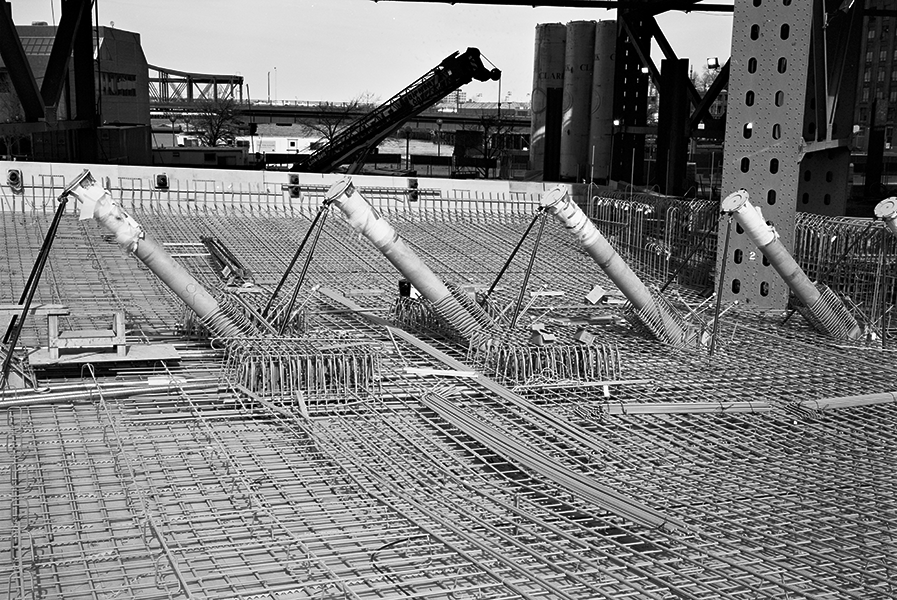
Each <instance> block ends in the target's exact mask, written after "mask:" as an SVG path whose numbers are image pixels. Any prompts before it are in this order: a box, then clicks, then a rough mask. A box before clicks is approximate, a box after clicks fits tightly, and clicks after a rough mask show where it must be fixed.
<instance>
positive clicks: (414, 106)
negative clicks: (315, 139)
mask: <svg viewBox="0 0 897 600" xmlns="http://www.w3.org/2000/svg"><path fill="white" fill-rule="evenodd" d="M499 77H501V71H500V70H498V69H496V68H493V69H487V68H486V67H485V66H484V65H483V61H482V59H481V58H480V51H479V50H478V49H476V48H468V49H467V50H465V51H464V52H463V53H460V54H459V53H458V52H454V53H452V54H450V55H449V56H447V57H446V58H445V59H444V60H443V61H442V62H440V63H439V64H438V65H436V66H435V67H434V68H432V69H430V70H429V71H428V72H427V73H425V74H424V75H423V76H421V77H420V78H419V79H418V80H417V81H415V82H414V83H412V84H411V85H409V86H408V87H406V88H405V89H404V90H402V91H401V92H399V93H398V94H396V95H395V96H393V97H392V98H390V99H389V100H387V101H386V102H384V103H383V104H381V105H380V106H378V107H377V108H375V109H374V110H373V111H371V112H370V113H368V114H366V115H363V116H361V117H359V118H358V119H356V120H355V121H353V122H352V123H350V124H349V125H348V127H346V128H345V129H344V130H343V131H341V132H339V133H338V134H337V135H336V136H335V137H334V138H333V139H332V140H330V141H329V142H328V143H326V144H324V145H323V146H321V147H320V148H318V149H317V150H315V151H314V152H313V153H311V154H310V155H309V156H308V157H306V158H305V159H303V160H301V161H299V162H297V163H295V164H294V165H293V166H292V168H291V169H290V170H291V171H305V172H311V173H325V172H330V171H333V170H335V169H336V168H337V167H339V166H340V165H342V164H346V163H350V167H349V169H348V172H349V173H357V172H358V171H359V170H360V169H361V167H362V166H363V165H364V161H365V159H366V158H367V155H368V153H369V152H370V151H371V149H372V148H375V147H376V146H377V145H378V144H379V143H380V142H382V141H383V139H384V138H386V136H388V135H389V134H390V133H392V132H393V131H395V130H396V129H398V128H399V127H400V126H401V125H402V123H404V122H405V121H407V120H408V119H410V118H412V117H414V116H416V115H418V114H420V113H421V112H423V111H424V110H426V109H427V108H429V107H431V106H433V105H434V104H436V103H437V102H439V101H440V100H442V99H443V98H445V97H446V96H447V95H449V94H450V93H452V92H454V91H455V90H457V89H458V88H459V87H461V86H462V85H465V84H468V83H470V82H471V81H473V80H474V79H476V80H477V81H489V80H492V81H497V80H498V79H499Z"/></svg>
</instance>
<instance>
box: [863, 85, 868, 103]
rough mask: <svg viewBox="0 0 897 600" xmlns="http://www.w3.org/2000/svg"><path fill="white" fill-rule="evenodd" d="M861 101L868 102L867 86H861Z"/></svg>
mask: <svg viewBox="0 0 897 600" xmlns="http://www.w3.org/2000/svg"><path fill="white" fill-rule="evenodd" d="M863 102H869V88H867V87H864V88H863Z"/></svg>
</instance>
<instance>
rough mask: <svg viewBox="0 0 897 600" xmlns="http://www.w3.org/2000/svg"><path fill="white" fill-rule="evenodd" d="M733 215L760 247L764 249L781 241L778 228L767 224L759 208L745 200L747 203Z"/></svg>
mask: <svg viewBox="0 0 897 600" xmlns="http://www.w3.org/2000/svg"><path fill="white" fill-rule="evenodd" d="M733 215H734V217H735V220H736V221H738V224H739V225H741V228H742V229H744V231H745V233H747V234H748V237H750V238H751V240H753V241H754V243H755V244H756V245H757V246H758V247H760V248H762V247H763V246H766V245H767V244H771V243H772V242H774V241H776V240H777V239H779V233H778V232H777V231H776V228H775V227H773V226H772V225H769V224H768V223H767V222H766V219H764V218H763V213H762V212H760V207H759V206H753V205H752V204H751V203H750V202H748V201H746V200H745V203H744V204H743V205H742V206H741V207H739V208H738V209H736V210H735V212H734V213H733Z"/></svg>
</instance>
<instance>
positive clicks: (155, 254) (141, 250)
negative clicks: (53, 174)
mask: <svg viewBox="0 0 897 600" xmlns="http://www.w3.org/2000/svg"><path fill="white" fill-rule="evenodd" d="M71 193H72V195H73V196H75V197H76V198H78V200H80V201H81V212H80V217H79V218H80V219H81V220H85V219H89V218H91V217H93V218H94V219H96V221H97V222H98V223H99V224H100V225H102V226H103V227H105V228H106V229H107V230H109V232H111V233H112V234H113V235H114V236H115V241H116V242H118V245H119V246H121V247H122V249H124V250H125V251H126V252H128V253H129V254H133V255H134V256H136V257H137V258H138V259H140V261H141V262H143V264H145V265H146V266H147V267H148V268H149V270H150V271H152V272H153V274H154V275H155V276H156V277H158V278H159V279H160V280H162V283H164V284H165V285H166V286H168V288H169V289H170V290H171V291H173V292H174V293H175V294H176V295H177V296H178V298H180V299H181V300H183V301H184V303H186V304H187V306H189V307H190V309H191V310H192V311H193V312H195V313H196V314H197V315H198V316H199V317H200V318H201V319H203V320H204V321H205V322H206V323H208V324H210V327H211V328H212V329H213V330H214V331H215V333H216V334H218V335H222V336H237V335H240V334H242V333H244V332H243V330H242V329H241V328H240V327H239V326H238V325H237V324H236V323H234V322H233V321H232V320H231V319H229V318H227V317H226V316H225V315H223V313H222V311H221V308H220V306H219V304H218V301H217V300H215V298H213V297H212V295H211V294H209V292H208V291H206V289H205V287H203V285H202V284H201V283H199V282H198V281H197V280H196V279H195V278H194V277H193V276H192V275H190V273H188V272H187V270H186V269H184V267H182V266H181V265H180V264H178V263H177V262H176V261H175V260H174V259H173V258H172V257H171V255H170V254H168V252H166V251H165V249H164V248H163V247H162V246H161V245H160V244H158V243H156V242H155V241H154V240H153V239H152V238H150V237H149V236H147V235H146V232H145V231H144V229H143V227H142V226H141V225H140V223H138V222H137V221H135V220H134V219H132V218H131V217H130V216H129V215H128V213H126V212H125V211H124V210H122V208H121V206H119V205H118V204H117V203H116V202H115V200H113V199H112V195H111V194H110V193H109V191H108V190H106V189H105V188H103V186H101V185H99V184H98V183H97V181H96V179H94V178H93V177H92V176H91V174H90V172H89V171H88V170H86V169H85V171H84V173H83V174H82V179H81V181H80V182H79V183H78V185H76V186H74V187H73V188H72V190H71Z"/></svg>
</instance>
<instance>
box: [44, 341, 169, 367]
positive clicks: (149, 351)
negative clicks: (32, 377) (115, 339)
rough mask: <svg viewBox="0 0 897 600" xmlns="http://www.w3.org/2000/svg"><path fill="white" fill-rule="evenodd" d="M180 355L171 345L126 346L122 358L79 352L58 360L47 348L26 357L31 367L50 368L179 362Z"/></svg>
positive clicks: (101, 353) (104, 353) (99, 353)
mask: <svg viewBox="0 0 897 600" xmlns="http://www.w3.org/2000/svg"><path fill="white" fill-rule="evenodd" d="M180 359H181V354H180V353H179V352H178V351H177V350H176V349H175V347H174V346H173V345H171V344H132V345H130V346H127V352H126V353H125V355H124V356H119V355H118V354H116V353H115V352H79V353H73V354H60V355H59V358H52V357H51V356H50V350H49V348H39V349H37V350H35V351H34V352H32V353H31V354H29V355H28V362H29V363H31V366H32V367H50V366H54V365H83V364H87V363H128V362H148V361H156V360H161V361H168V360H180Z"/></svg>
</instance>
